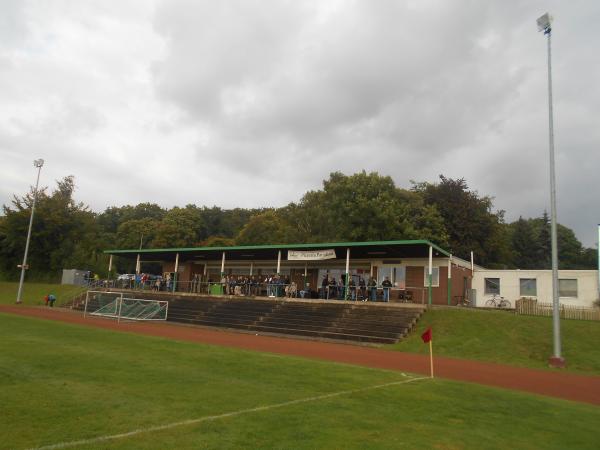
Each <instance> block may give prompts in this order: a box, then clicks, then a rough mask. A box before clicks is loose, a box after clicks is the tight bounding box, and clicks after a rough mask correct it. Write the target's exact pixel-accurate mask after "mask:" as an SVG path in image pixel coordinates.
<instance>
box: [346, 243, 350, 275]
mask: <svg viewBox="0 0 600 450" xmlns="http://www.w3.org/2000/svg"><path fill="white" fill-rule="evenodd" d="M348 273H350V249H349V248H347V249H346V275H347V274H348Z"/></svg>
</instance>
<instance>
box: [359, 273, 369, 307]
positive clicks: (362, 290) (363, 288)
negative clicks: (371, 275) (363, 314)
mask: <svg viewBox="0 0 600 450" xmlns="http://www.w3.org/2000/svg"><path fill="white" fill-rule="evenodd" d="M358 297H359V299H360V300H361V301H363V302H366V301H367V285H366V284H365V279H364V278H363V277H359V278H358Z"/></svg>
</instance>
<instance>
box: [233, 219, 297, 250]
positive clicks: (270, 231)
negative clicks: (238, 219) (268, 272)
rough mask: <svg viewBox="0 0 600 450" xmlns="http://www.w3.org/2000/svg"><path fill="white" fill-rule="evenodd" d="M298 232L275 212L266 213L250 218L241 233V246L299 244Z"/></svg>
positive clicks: (238, 240) (239, 239)
mask: <svg viewBox="0 0 600 450" xmlns="http://www.w3.org/2000/svg"><path fill="white" fill-rule="evenodd" d="M297 236H298V231H297V229H296V228H294V227H293V226H292V225H291V224H290V223H289V222H287V221H286V220H285V219H284V218H282V217H281V216H280V215H278V214H277V213H276V212H275V211H265V212H263V213H260V214H257V215H255V216H252V218H250V221H249V222H248V223H247V224H246V225H244V228H242V230H241V231H240V233H239V234H238V236H237V238H236V239H235V241H236V243H237V244H239V245H253V244H256V245H261V244H290V243H294V242H297V239H298V238H297Z"/></svg>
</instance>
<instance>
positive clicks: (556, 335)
mask: <svg viewBox="0 0 600 450" xmlns="http://www.w3.org/2000/svg"><path fill="white" fill-rule="evenodd" d="M551 22H552V16H550V14H548V13H546V14H544V15H543V16H542V17H540V18H539V19H538V20H537V26H538V31H543V32H544V34H545V35H546V36H547V37H548V123H549V126H548V130H549V152H550V216H551V217H550V227H551V235H552V237H551V239H552V335H553V343H554V345H553V349H554V352H553V354H552V356H551V357H550V359H549V360H548V362H549V364H550V365H551V366H553V367H564V365H565V360H564V358H563V357H562V355H561V345H560V303H559V297H558V244H557V233H556V174H555V170H554V117H553V115H554V114H553V111H552V52H551V36H552V27H551Z"/></svg>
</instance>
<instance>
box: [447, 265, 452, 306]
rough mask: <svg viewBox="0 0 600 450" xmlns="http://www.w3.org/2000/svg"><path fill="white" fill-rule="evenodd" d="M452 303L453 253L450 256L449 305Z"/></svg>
mask: <svg viewBox="0 0 600 450" xmlns="http://www.w3.org/2000/svg"><path fill="white" fill-rule="evenodd" d="M451 303H452V254H450V257H449V258H448V305H450V304H451Z"/></svg>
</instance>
